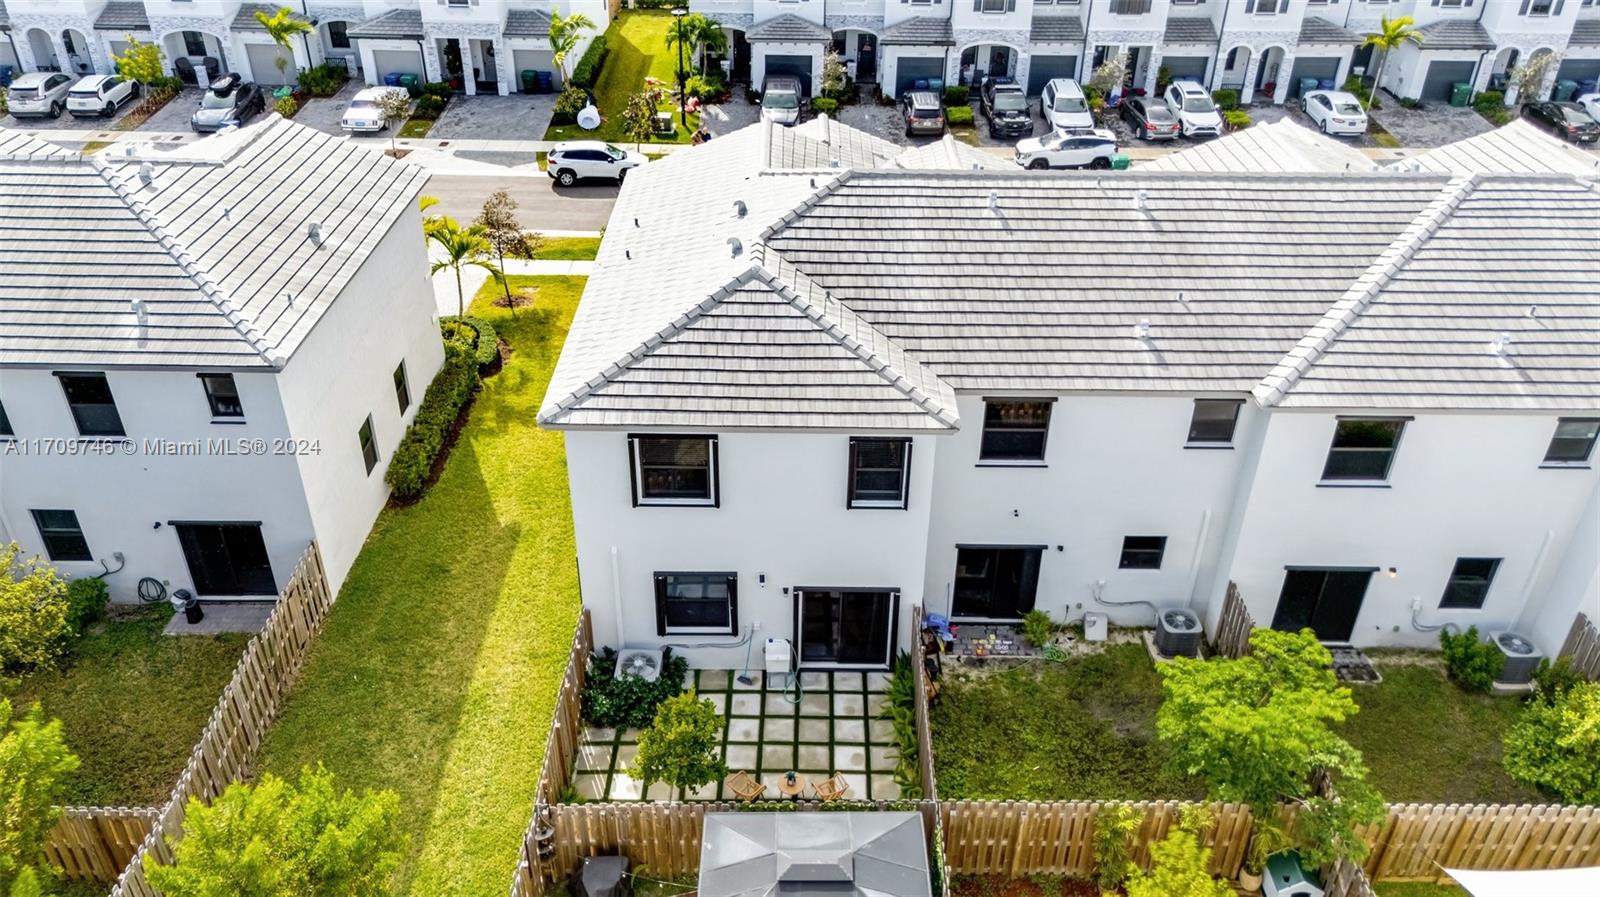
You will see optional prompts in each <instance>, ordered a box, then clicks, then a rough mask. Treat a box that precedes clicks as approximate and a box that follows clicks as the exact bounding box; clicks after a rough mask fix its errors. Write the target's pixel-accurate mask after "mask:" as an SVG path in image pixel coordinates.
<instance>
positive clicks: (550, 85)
mask: <svg viewBox="0 0 1600 897" xmlns="http://www.w3.org/2000/svg"><path fill="white" fill-rule="evenodd" d="M533 83H534V93H554V92H555V89H556V78H555V73H554V72H546V71H536V72H534V73H533Z"/></svg>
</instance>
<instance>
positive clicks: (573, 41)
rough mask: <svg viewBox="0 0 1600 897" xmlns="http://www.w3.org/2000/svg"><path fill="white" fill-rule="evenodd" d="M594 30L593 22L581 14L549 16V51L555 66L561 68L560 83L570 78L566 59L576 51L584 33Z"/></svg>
mask: <svg viewBox="0 0 1600 897" xmlns="http://www.w3.org/2000/svg"><path fill="white" fill-rule="evenodd" d="M593 30H594V20H593V19H591V18H589V17H588V16H586V15H584V14H583V13H581V12H575V13H573V14H572V15H570V16H563V15H562V14H560V13H558V12H552V13H551V14H550V49H551V50H553V51H554V52H553V53H552V54H551V55H552V57H553V58H554V61H555V64H556V65H557V66H559V67H560V68H561V81H562V83H563V84H564V83H565V82H566V81H567V80H568V79H570V78H571V77H572V72H571V70H570V69H568V68H567V58H568V57H569V56H571V55H572V51H573V50H575V49H577V47H578V41H579V39H581V38H582V37H583V33H584V32H585V31H593Z"/></svg>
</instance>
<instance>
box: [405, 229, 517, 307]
mask: <svg viewBox="0 0 1600 897" xmlns="http://www.w3.org/2000/svg"><path fill="white" fill-rule="evenodd" d="M422 232H423V234H424V235H426V236H427V238H428V239H429V240H432V241H433V243H434V245H436V246H438V247H439V248H440V249H441V250H443V251H444V258H442V259H439V260H438V261H436V262H434V263H433V268H432V270H431V272H430V273H433V274H438V273H439V272H440V271H443V270H444V269H446V268H449V269H451V270H452V271H454V272H456V314H458V315H464V314H466V313H467V296H466V291H465V289H464V288H463V287H462V286H461V269H462V268H463V267H465V266H467V265H473V266H475V267H478V268H482V269H483V270H485V271H488V272H489V276H490V277H493V278H494V282H495V283H497V284H500V285H501V286H504V285H505V282H506V276H505V274H503V273H501V271H500V269H499V268H497V267H495V264H494V262H491V261H489V258H488V256H489V253H490V251H491V250H492V249H493V247H492V246H490V245H489V236H488V232H487V230H486V229H485V228H484V227H483V225H481V224H473V225H470V226H468V227H462V226H461V225H460V224H457V223H456V220H455V219H454V218H451V217H450V216H449V215H438V216H431V217H429V218H427V219H424V221H423V226H422Z"/></svg>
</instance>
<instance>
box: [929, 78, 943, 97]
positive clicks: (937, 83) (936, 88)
mask: <svg viewBox="0 0 1600 897" xmlns="http://www.w3.org/2000/svg"><path fill="white" fill-rule="evenodd" d="M928 89H929V90H931V91H933V92H934V93H936V94H940V95H941V96H942V95H943V94H944V79H943V78H929V79H928Z"/></svg>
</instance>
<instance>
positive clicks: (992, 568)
mask: <svg viewBox="0 0 1600 897" xmlns="http://www.w3.org/2000/svg"><path fill="white" fill-rule="evenodd" d="M1043 553H1044V549H1043V548H990V547H986V546H965V547H957V548H956V578H955V586H954V590H953V593H952V595H951V605H950V616H952V617H966V618H970V619H979V620H1014V619H1021V618H1022V615H1023V614H1026V613H1027V612H1028V611H1030V610H1033V600H1034V594H1035V593H1036V592H1037V591H1038V589H1039V558H1040V556H1041V555H1042V554H1043Z"/></svg>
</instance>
